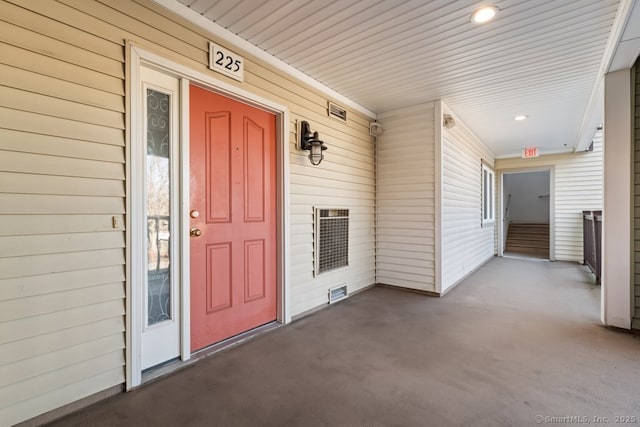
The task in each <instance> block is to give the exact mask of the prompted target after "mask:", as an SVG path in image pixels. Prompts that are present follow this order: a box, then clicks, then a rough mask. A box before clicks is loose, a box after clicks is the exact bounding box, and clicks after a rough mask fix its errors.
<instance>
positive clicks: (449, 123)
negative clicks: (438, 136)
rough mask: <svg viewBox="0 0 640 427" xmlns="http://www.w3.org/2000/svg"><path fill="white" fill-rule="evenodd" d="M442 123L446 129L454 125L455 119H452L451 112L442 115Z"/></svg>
mask: <svg viewBox="0 0 640 427" xmlns="http://www.w3.org/2000/svg"><path fill="white" fill-rule="evenodd" d="M442 124H443V125H444V127H446V128H447V129H451V128H452V127H454V126H455V125H456V121H455V120H454V119H453V117H452V116H451V114H445V115H444V116H443V119H442Z"/></svg>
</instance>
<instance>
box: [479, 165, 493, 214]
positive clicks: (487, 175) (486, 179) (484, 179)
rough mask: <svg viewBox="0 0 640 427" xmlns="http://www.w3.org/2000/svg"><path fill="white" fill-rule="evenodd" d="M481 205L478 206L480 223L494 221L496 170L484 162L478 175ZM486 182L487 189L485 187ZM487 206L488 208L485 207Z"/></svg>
mask: <svg viewBox="0 0 640 427" xmlns="http://www.w3.org/2000/svg"><path fill="white" fill-rule="evenodd" d="M480 180H481V187H482V190H481V192H482V205H481V207H480V211H481V217H482V225H485V224H493V223H495V222H496V172H495V171H494V170H493V169H492V168H491V167H490V166H488V165H487V164H485V163H484V162H483V163H482V173H481V175H480ZM487 184H488V186H489V189H487ZM487 206H488V208H487Z"/></svg>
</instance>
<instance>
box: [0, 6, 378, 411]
mask: <svg viewBox="0 0 640 427" xmlns="http://www.w3.org/2000/svg"><path fill="white" fill-rule="evenodd" d="M0 20H1V21H2V22H1V25H0V73H1V75H2V79H1V80H0V420H2V423H8V424H12V423H16V422H19V421H22V420H25V419H28V418H31V417H33V416H36V415H38V414H40V413H43V412H45V411H48V410H51V409H54V408H57V407H59V406H62V405H64V404H66V403H69V402H73V401H75V400H78V399H80V398H83V397H85V396H88V395H91V394H93V393H96V392H99V391H101V390H104V389H107V388H109V387H111V386H114V385H117V384H121V383H122V382H123V381H124V363H125V359H124V350H123V349H124V346H125V337H124V313H125V299H124V298H125V295H124V289H125V286H124V280H125V236H124V229H123V224H124V215H125V213H126V212H125V182H124V178H125V132H124V131H125V115H124V113H125V98H124V88H125V82H124V78H125V65H126V64H125V41H126V40H129V41H130V42H132V43H134V44H136V45H138V46H141V47H143V48H145V49H147V50H149V51H152V52H156V53H157V54H159V55H161V56H164V57H166V58H168V59H171V60H173V61H175V62H178V63H181V64H183V65H185V66H189V67H191V68H193V69H195V70H198V71H201V72H206V73H212V72H210V71H208V69H207V66H206V64H207V53H208V50H207V42H208V41H209V40H212V41H216V40H215V39H214V38H213V37H212V36H211V35H210V34H208V33H207V32H206V31H205V30H203V29H201V28H200V27H197V26H195V25H194V24H191V23H188V22H186V21H184V20H182V19H180V18H178V17H176V16H174V15H172V14H171V13H169V12H168V11H166V10H165V9H163V8H161V7H160V6H158V5H157V4H155V3H151V2H150V1H147V0H135V1H118V0H106V1H93V0H60V1H57V2H54V1H37V2H36V1H20V0H15V1H14V0H10V1H0ZM223 45H224V44H223ZM226 47H228V48H231V49H233V48H234V47H233V46H228V45H227V46H226ZM235 50H236V52H237V53H238V54H241V55H244V56H245V57H246V63H245V82H244V83H239V82H236V81H234V80H231V79H227V78H226V77H224V76H222V75H220V74H216V75H215V77H216V78H218V79H222V80H225V81H227V83H230V84H234V85H237V86H238V87H241V88H242V89H245V90H248V91H250V92H253V93H255V94H256V95H259V96H262V97H264V98H268V99H271V100H273V101H274V102H278V103H280V104H283V105H286V106H288V108H289V109H290V115H289V118H290V121H291V122H290V129H291V132H292V133H291V134H290V135H289V141H288V144H289V151H290V163H291V164H290V177H289V178H290V193H291V194H290V206H289V211H290V216H289V220H290V225H291V233H290V236H289V238H290V243H291V246H290V248H289V250H290V254H291V259H290V281H291V283H290V284H291V292H292V307H291V309H292V314H293V315H296V314H299V313H302V312H304V311H306V310H308V309H311V308H314V307H317V306H319V305H321V304H324V303H326V302H327V290H328V288H329V287H332V286H334V285H335V284H336V283H346V284H347V285H348V286H349V291H350V292H353V291H354V290H357V289H360V288H363V287H365V286H368V285H370V284H372V283H373V282H374V280H375V279H374V271H375V264H374V262H375V259H374V258H375V252H374V251H375V244H374V240H375V228H374V227H375V224H374V215H375V206H374V202H375V174H374V158H375V156H374V145H373V143H372V139H371V137H370V136H369V134H368V123H369V121H370V118H369V117H366V116H364V115H363V114H361V113H359V112H357V111H353V110H349V120H348V123H346V124H344V123H341V122H339V121H336V120H333V119H330V118H328V117H327V114H326V108H327V97H326V96H324V95H323V94H322V93H320V92H319V91H318V90H316V89H312V88H310V87H308V86H306V85H304V84H302V83H300V82H298V81H296V80H294V79H291V78H288V77H287V76H285V75H284V74H283V73H281V72H279V71H274V70H273V69H272V67H270V66H269V65H267V64H265V63H263V62H260V61H258V60H254V59H252V58H251V56H250V55H248V54H247V53H246V52H243V51H242V50H239V49H235ZM301 119H305V120H308V121H310V122H311V124H312V127H313V128H314V130H318V131H319V132H320V135H321V137H322V138H323V139H324V140H325V141H326V143H327V145H328V146H329V150H328V151H327V152H326V159H325V160H324V161H323V163H322V164H321V165H320V166H318V167H313V166H311V165H310V164H309V162H308V160H307V159H306V155H305V153H301V152H299V151H297V150H296V149H295V137H294V133H293V132H294V130H295V129H296V127H295V123H296V121H297V120H301ZM134 167H135V166H134ZM318 205H320V206H329V207H331V206H338V207H342V208H349V209H350V210H351V217H350V218H351V220H350V227H351V228H350V258H349V261H350V265H349V267H348V268H347V269H343V270H340V271H338V272H331V273H326V274H323V275H321V276H319V277H318V278H314V277H313V274H312V272H313V223H312V219H313V207H314V206H318ZM114 217H115V220H116V223H117V224H116V227H115V228H114V227H113V226H112V220H113V218H114ZM133 286H139V284H133Z"/></svg>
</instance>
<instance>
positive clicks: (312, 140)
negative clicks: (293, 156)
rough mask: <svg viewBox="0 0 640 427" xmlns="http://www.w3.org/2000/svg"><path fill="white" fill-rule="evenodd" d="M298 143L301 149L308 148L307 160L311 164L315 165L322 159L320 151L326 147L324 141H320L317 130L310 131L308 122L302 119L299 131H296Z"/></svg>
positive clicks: (322, 155)
mask: <svg viewBox="0 0 640 427" xmlns="http://www.w3.org/2000/svg"><path fill="white" fill-rule="evenodd" d="M298 138H299V141H298V142H299V144H300V149H301V150H309V161H310V162H311V164H312V165H314V166H317V165H319V164H320V162H321V161H322V159H324V154H322V152H323V151H324V150H326V149H327V147H325V145H324V141H321V140H320V138H319V136H318V132H313V133H312V132H311V126H310V125H309V122H307V121H306V120H303V121H302V122H301V123H300V132H299V133H298Z"/></svg>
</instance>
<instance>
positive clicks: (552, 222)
mask: <svg viewBox="0 0 640 427" xmlns="http://www.w3.org/2000/svg"><path fill="white" fill-rule="evenodd" d="M527 172H549V261H555V260H556V205H555V203H556V186H555V182H556V175H555V174H556V167H555V165H549V166H533V167H525V168H513V169H500V170H497V171H496V173H497V174H498V185H499V186H500V191H499V194H500V210H499V211H498V215H499V216H498V217H497V218H496V221H498V256H504V238H505V236H504V209H505V208H506V206H505V200H504V196H505V194H504V175H508V174H512V173H527Z"/></svg>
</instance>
